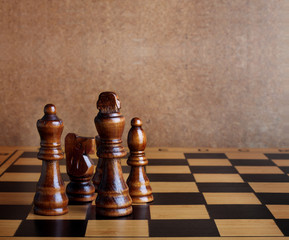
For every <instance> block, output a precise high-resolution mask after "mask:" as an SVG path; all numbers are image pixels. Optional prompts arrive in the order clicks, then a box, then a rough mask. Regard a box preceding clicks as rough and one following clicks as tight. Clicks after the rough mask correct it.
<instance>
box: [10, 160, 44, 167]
mask: <svg viewBox="0 0 289 240" xmlns="http://www.w3.org/2000/svg"><path fill="white" fill-rule="evenodd" d="M14 165H37V166H41V165H42V161H41V160H39V159H38V158H19V159H18V160H17V161H16V162H15V163H14Z"/></svg>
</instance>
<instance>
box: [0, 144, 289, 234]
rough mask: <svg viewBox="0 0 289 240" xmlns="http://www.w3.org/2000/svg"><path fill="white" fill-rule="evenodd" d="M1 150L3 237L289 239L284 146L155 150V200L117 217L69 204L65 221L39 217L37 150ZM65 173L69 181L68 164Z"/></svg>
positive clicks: (150, 171)
mask: <svg viewBox="0 0 289 240" xmlns="http://www.w3.org/2000/svg"><path fill="white" fill-rule="evenodd" d="M0 150H1V151H0V164H1V165H0V239H9V238H11V239H33V237H34V238H35V239H41V238H43V239H44V238H45V239H49V238H50V237H51V238H53V237H59V238H60V239H62V238H63V239H69V238H70V237H74V239H78V238H79V239H93V238H95V239H114V238H118V239H129V238H131V239H146V238H154V239H165V238H167V237H171V238H174V239H182V238H186V239H227V240H228V239H289V237H287V236H289V176H288V173H289V152H287V150H284V149H283V150H280V149H263V150H260V149H245V150H240V149H183V150H182V149H162V151H160V150H158V149H148V150H147V151H146V155H147V157H148V159H149V165H148V166H147V167H146V172H147V175H148V177H149V179H150V182H151V186H152V188H153V194H154V198H155V200H154V202H152V203H150V204H143V205H133V214H132V215H130V216H127V217H121V218H113V219H108V218H102V217H100V216H97V215H96V214H95V205H94V203H90V204H85V205H69V213H68V214H66V215H63V216H39V215H34V214H33V211H32V201H33V197H34V194H35V186H36V183H37V181H38V178H39V176H40V171H41V164H42V162H41V161H40V160H38V159H37V158H36V155H37V149H36V148H35V149H33V148H30V149H27V150H26V149H25V148H22V149H20V150H19V149H17V148H15V149H12V148H9V149H5V148H4V149H1V148H0ZM93 158H94V160H95V161H97V159H96V157H95V156H94V157H93ZM121 163H122V167H123V173H124V177H125V178H127V176H128V173H129V167H128V166H126V159H122V161H121ZM60 169H61V172H62V178H63V180H64V181H65V183H66V184H67V183H68V181H69V178H68V176H67V174H66V173H65V172H66V167H65V161H64V160H62V161H61V162H60ZM201 237H202V238H201Z"/></svg>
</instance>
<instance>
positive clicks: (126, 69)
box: [0, 0, 289, 147]
mask: <svg viewBox="0 0 289 240" xmlns="http://www.w3.org/2000/svg"><path fill="white" fill-rule="evenodd" d="M288 9H289V3H288V1H281V0H268V1H264V0H255V1H243V0H234V1H231V0H225V1H223V0H216V1H209V0H205V1H203V0H192V1H187V0H158V1H155V0H147V1H142V0H123V1H121V2H120V1H117V0H111V1H105V0H99V1H94V0H88V1H77V0H71V1H50V0H43V1H38V0H25V1H1V2H0V12H1V17H0V36H1V37H0V52H1V56H0V62H1V64H0V81H1V87H0V107H1V114H2V115H1V116H2V117H1V119H0V131H1V133H2V137H1V139H0V145H37V143H38V135H37V132H36V131H35V130H34V129H33V128H34V125H33V124H32V123H33V122H34V119H38V118H39V114H38V109H39V106H43V105H44V104H45V103H47V102H54V103H55V104H57V106H58V107H59V113H61V114H60V115H59V116H60V117H61V118H62V119H63V120H64V122H66V127H65V129H64V133H63V136H65V135H66V134H67V133H68V132H77V133H79V134H81V135H85V136H91V135H92V134H93V133H94V126H93V122H92V121H93V117H94V115H95V108H94V103H95V100H96V98H97V94H99V93H100V92H102V91H108V90H109V91H116V92H117V93H118V94H119V96H120V98H121V99H122V101H123V110H122V112H123V115H124V116H125V117H127V119H131V118H132V117H134V116H139V117H140V118H141V119H143V121H144V129H145V131H146V132H147V136H148V146H176V147H177V146H184V147H185V146H186V147H192V146H208V147H221V146H222V147H234V146H235V147H236V146H238V147H277V146H279V147H285V146H288V141H289V133H288V131H287V128H288V121H287V120H288V118H289V110H288V106H287V103H288V102H289V99H288V98H289V94H288V91H289V86H288V74H289V70H288V69H289V67H288V57H289V53H288V18H289V17H288ZM160 103H161V104H160ZM72 109H73V110H72ZM16 116H17V117H16ZM164 123H165V124H164ZM128 129H129V126H128V124H127V126H126V128H125V132H127V131H128Z"/></svg>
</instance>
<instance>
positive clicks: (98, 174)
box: [92, 136, 103, 192]
mask: <svg viewBox="0 0 289 240" xmlns="http://www.w3.org/2000/svg"><path fill="white" fill-rule="evenodd" d="M95 143H96V147H97V146H98V145H99V144H100V139H99V136H96V137H95ZM102 163H103V161H102V159H101V158H99V159H98V161H97V166H96V169H95V173H94V176H93V178H92V182H93V185H94V188H95V192H97V189H98V185H99V184H100V180H101V177H102V166H103V164H102Z"/></svg>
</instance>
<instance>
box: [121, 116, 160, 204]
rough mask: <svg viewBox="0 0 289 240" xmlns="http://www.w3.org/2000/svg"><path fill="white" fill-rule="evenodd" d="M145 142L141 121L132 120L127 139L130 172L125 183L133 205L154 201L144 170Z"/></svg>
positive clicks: (146, 162)
mask: <svg viewBox="0 0 289 240" xmlns="http://www.w3.org/2000/svg"><path fill="white" fill-rule="evenodd" d="M146 142H147V139H146V134H145V132H144V130H143V129H142V121H141V119H139V118H133V119H132V120H131V129H130V131H129V133H128V138H127V144H128V147H129V150H130V155H129V157H128V160H127V164H128V165H129V166H131V170H130V174H129V177H128V179H127V182H126V183H127V185H128V187H129V194H130V196H131V198H132V202H133V203H146V202H151V201H153V200H154V198H153V195H152V188H151V186H150V182H149V179H148V177H147V175H146V172H145V168H144V167H145V166H146V165H147V164H148V160H147V158H146V156H145V152H144V150H145V147H146Z"/></svg>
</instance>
